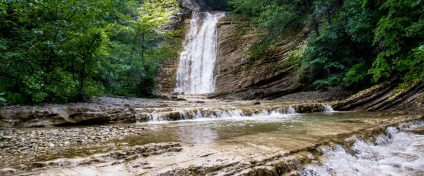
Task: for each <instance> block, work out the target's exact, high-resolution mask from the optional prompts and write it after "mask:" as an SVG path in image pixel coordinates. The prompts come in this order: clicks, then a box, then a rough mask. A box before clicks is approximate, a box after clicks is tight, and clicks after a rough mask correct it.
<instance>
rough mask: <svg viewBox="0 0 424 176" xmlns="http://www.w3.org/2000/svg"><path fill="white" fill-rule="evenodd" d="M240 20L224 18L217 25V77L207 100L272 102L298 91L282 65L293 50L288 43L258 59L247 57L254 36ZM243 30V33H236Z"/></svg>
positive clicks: (291, 74)
mask: <svg viewBox="0 0 424 176" xmlns="http://www.w3.org/2000/svg"><path fill="white" fill-rule="evenodd" d="M240 23H243V22H242V21H231V20H230V18H226V19H224V20H222V21H221V22H220V25H219V26H220V29H219V39H218V40H219V42H218V43H219V50H218V68H219V70H218V76H217V78H216V92H215V93H213V94H212V95H211V96H210V97H213V98H227V99H256V98H260V99H272V98H277V97H280V96H282V95H285V94H288V93H291V92H294V91H295V90H297V89H298V88H300V84H299V83H298V80H299V79H298V76H297V75H296V74H295V73H294V72H293V67H292V66H283V63H284V62H286V60H287V57H286V56H285V53H286V52H288V51H290V50H291V49H293V48H294V47H295V46H293V44H292V43H282V44H281V45H280V46H279V47H278V49H277V52H276V53H274V54H273V55H272V56H267V57H264V58H261V59H258V60H255V59H253V58H252V57H251V56H250V55H249V54H248V49H249V47H250V46H251V44H252V43H254V42H255V41H258V39H259V37H258V33H257V32H256V31H255V30H254V29H252V28H250V27H246V28H244V29H240V26H241V25H239V24H240ZM240 30H244V31H245V32H244V33H243V34H237V31H240Z"/></svg>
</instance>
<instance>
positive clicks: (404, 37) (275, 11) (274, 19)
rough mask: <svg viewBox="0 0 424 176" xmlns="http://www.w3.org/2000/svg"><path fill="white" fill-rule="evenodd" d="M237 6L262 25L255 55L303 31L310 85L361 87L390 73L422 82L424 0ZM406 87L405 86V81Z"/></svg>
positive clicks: (240, 2) (277, 1)
mask: <svg viewBox="0 0 424 176" xmlns="http://www.w3.org/2000/svg"><path fill="white" fill-rule="evenodd" d="M229 3H230V5H232V6H233V8H234V11H235V12H236V13H237V14H239V15H241V16H243V17H247V18H248V19H250V22H251V23H253V24H255V25H256V26H257V27H259V28H261V29H263V30H262V31H263V32H261V34H262V35H263V36H262V41H261V42H258V43H256V44H254V45H252V47H251V49H250V51H251V54H252V55H253V56H256V57H259V58H260V56H261V55H264V54H267V53H269V52H272V51H270V50H269V49H270V48H272V46H274V45H277V44H279V43H281V42H282V41H284V40H286V39H287V37H289V36H293V35H297V34H299V33H303V34H305V36H306V38H307V40H308V44H307V45H306V46H305V47H304V48H301V49H299V50H300V51H302V52H301V53H300V56H301V59H299V60H298V61H299V63H298V64H302V65H303V66H302V67H300V69H303V70H302V73H303V74H302V77H303V82H304V83H305V85H311V86H310V88H325V87H331V86H345V87H349V88H353V89H362V88H364V87H369V86H370V85H371V84H374V83H377V82H381V81H384V80H386V79H391V78H394V77H397V78H401V79H403V82H404V85H406V84H409V83H419V82H424V40H423V39H424V29H423V28H424V15H423V14H424V8H422V7H423V6H424V2H423V1H414V0H402V1H396V0H330V1H328V0H294V1H282V0H269V1H262V0H230V1H229ZM401 87H402V86H401Z"/></svg>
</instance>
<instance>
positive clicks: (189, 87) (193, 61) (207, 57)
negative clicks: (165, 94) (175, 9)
mask: <svg viewBox="0 0 424 176" xmlns="http://www.w3.org/2000/svg"><path fill="white" fill-rule="evenodd" d="M224 16H225V12H193V17H192V19H191V20H190V31H189V33H188V35H187V36H186V41H185V43H184V51H183V52H181V55H180V63H179V66H178V71H177V84H176V87H175V90H174V91H175V92H178V93H184V94H206V93H212V92H214V91H215V77H214V72H215V65H216V53H217V29H216V27H217V23H218V20H219V19H220V18H222V17H224ZM202 21H203V22H202ZM201 22H202V23H201Z"/></svg>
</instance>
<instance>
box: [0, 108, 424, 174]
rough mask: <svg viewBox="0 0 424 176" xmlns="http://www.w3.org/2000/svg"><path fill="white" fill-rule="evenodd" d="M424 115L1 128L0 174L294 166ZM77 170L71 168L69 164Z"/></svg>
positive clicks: (253, 170) (266, 170) (254, 170)
mask: <svg viewBox="0 0 424 176" xmlns="http://www.w3.org/2000/svg"><path fill="white" fill-rule="evenodd" d="M422 120H423V115H399V114H398V115H391V114H388V113H347V112H339V113H332V114H329V113H312V114H291V115H290V114H289V115H285V116H284V115H279V116H263V117H255V118H247V119H246V118H243V117H238V118H237V117H235V118H227V119H199V120H186V121H178V122H156V123H139V124H127V125H108V126H91V127H66V128H65V127H60V128H57V127H55V128H25V129H16V128H13V129H11V128H2V129H0V133H2V134H5V135H6V134H7V137H6V138H2V140H1V148H2V150H1V152H0V156H1V157H0V160H1V163H6V164H5V165H4V166H3V167H2V168H1V169H0V170H1V172H0V175H17V174H22V175H60V174H62V175H78V173H79V174H83V175H96V174H97V175H99V174H103V173H107V172H112V171H113V173H114V174H119V175H193V174H200V175H215V174H223V175H225V174H229V175H234V174H235V175H237V174H242V173H246V174H247V173H250V174H253V175H255V174H256V175H264V174H265V175H267V174H273V173H275V171H276V170H277V171H278V169H280V171H278V173H291V172H293V173H295V174H296V173H298V171H299V169H300V168H299V167H297V166H295V165H292V164H294V163H299V164H300V165H299V166H301V165H302V166H303V165H305V164H308V163H310V162H311V160H312V159H313V158H318V157H319V156H320V155H321V154H320V152H319V150H320V148H322V147H327V146H333V145H336V144H340V145H344V146H348V145H349V144H350V143H352V142H353V141H356V140H357V139H366V140H373V139H375V137H376V136H378V135H379V134H384V133H385V130H384V129H386V127H388V126H394V127H402V128H403V127H405V126H408V124H410V123H411V122H417V121H422ZM75 171H77V172H75Z"/></svg>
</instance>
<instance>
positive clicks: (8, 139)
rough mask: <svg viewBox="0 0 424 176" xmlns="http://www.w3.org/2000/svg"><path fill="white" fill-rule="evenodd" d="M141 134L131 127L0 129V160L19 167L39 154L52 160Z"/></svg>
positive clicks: (7, 164) (103, 148) (112, 146)
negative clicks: (69, 153)
mask: <svg viewBox="0 0 424 176" xmlns="http://www.w3.org/2000/svg"><path fill="white" fill-rule="evenodd" d="M141 130H144V129H141ZM140 133H141V132H140V127H131V126H129V127H123V126H99V127H84V128H33V129H22V130H21V129H13V130H11V129H0V148H1V150H0V163H6V164H5V165H4V168H7V167H11V168H15V167H16V168H20V167H21V166H22V165H26V163H28V162H36V161H39V159H40V157H41V158H43V159H54V158H55V157H61V156H62V155H63V154H66V153H65V152H75V153H79V154H78V155H85V154H87V153H86V152H87V151H91V152H100V151H102V150H105V147H107V148H108V149H110V148H115V147H118V145H116V143H115V142H113V141H111V140H114V139H121V140H122V139H124V138H125V136H126V135H135V134H140ZM108 141H109V142H108ZM123 144H124V145H125V143H123ZM100 145H102V146H103V145H104V146H105V147H99V146H100ZM126 145H128V144H126ZM20 165H21V166H20ZM25 167H27V166H25ZM0 175H1V174H0Z"/></svg>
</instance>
